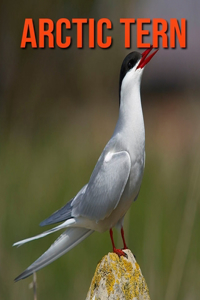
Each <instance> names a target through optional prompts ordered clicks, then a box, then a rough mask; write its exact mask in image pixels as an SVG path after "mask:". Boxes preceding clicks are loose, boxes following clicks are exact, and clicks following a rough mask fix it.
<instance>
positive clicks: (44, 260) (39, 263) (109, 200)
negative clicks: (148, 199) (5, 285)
mask: <svg viewBox="0 0 200 300" xmlns="http://www.w3.org/2000/svg"><path fill="white" fill-rule="evenodd" d="M152 49H153V46H150V47H149V48H148V49H146V50H145V51H144V52H143V53H142V54H141V53H139V52H137V51H133V52H131V53H129V54H128V55H127V56H126V57H125V59H124V60H123V63H122V66H121V70H120V77H119V116H118V120H117V124H116V126H115V129H114V132H113V135H112V136H111V139H110V140H109V141H108V143H107V144H106V146H105V148H104V150H103V152H102V153H101V155H100V157H99V159H98V161H97V163H96V165H95V167H94V170H93V172H92V174H91V177H90V179H89V181H88V184H86V185H85V186H83V187H82V189H81V190H80V191H79V192H78V193H77V195H76V196H75V197H74V198H72V199H71V200H70V201H69V202H68V203H67V204H66V205H65V206H63V207H62V208H61V209H59V210H57V211H56V212H54V213H53V214H52V215H51V216H50V217H48V218H47V219H45V220H44V221H43V222H41V223H40V226H46V225H51V224H55V223H61V222H62V223H61V224H60V225H57V226H56V227H53V228H51V229H50V230H47V231H45V232H43V233H41V234H38V235H36V236H34V237H31V238H27V239H24V240H21V241H19V242H16V243H14V244H13V246H21V245H23V244H25V243H27V242H30V241H32V240H36V239H40V238H42V237H44V236H47V235H49V234H51V233H53V232H56V231H58V230H61V229H65V231H64V232H63V233H62V234H61V235H60V236H59V237H58V238H57V239H56V240H55V241H54V243H53V244H52V245H51V246H50V247H49V249H48V250H47V251H46V252H44V253H43V254H42V255H41V256H40V257H39V258H38V259H37V260H36V261H35V262H33V263H32V264H31V265H30V266H29V267H28V268H27V269H26V270H25V271H24V272H23V273H21V274H20V275H19V276H18V277H16V278H15V281H18V280H20V279H24V278H26V277H28V276H30V275H31V274H33V273H34V272H36V271H38V270H40V269H41V268H43V267H45V266H46V265H48V264H50V263H51V262H53V261H55V260H56V259H57V258H59V257H60V256H62V255H63V254H65V253H66V252H68V251H69V250H71V249H72V248H73V247H75V246H76V245H77V244H79V243H80V242H81V241H83V240H84V239H85V238H87V237H88V236H89V235H91V234H92V233H93V232H94V231H98V232H105V231H107V230H109V233H110V238H111V242H112V248H113V252H114V253H116V254H118V255H119V256H126V253H125V252H124V251H123V250H124V249H127V248H128V247H127V244H126V241H125V236H124V229H123V221H124V217H125V214H126V212H127V211H128V209H129V208H130V206H131V204H132V203H133V202H134V201H135V200H136V199H137V197H138V194H139V191H140V186H141V183H142V178H143V173H144V167H145V126H144V118H143V111H142V104H141V96H140V85H141V78H142V73H143V70H144V67H145V66H146V65H147V64H148V63H149V61H150V60H151V59H152V57H153V56H154V55H155V54H156V52H157V51H158V49H156V50H155V51H154V52H152V53H151V54H150V52H151V50H152ZM114 227H116V228H117V229H119V230H120V231H121V237H122V241H123V249H117V248H116V246H115V243H114V238H113V228H114Z"/></svg>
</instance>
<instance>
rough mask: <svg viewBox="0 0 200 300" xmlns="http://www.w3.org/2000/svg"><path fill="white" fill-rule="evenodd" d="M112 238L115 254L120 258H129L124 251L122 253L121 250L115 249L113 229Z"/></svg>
mask: <svg viewBox="0 0 200 300" xmlns="http://www.w3.org/2000/svg"><path fill="white" fill-rule="evenodd" d="M110 238H111V242H112V246H113V252H114V253H116V254H117V255H118V256H126V257H127V254H126V253H125V252H124V251H122V250H121V249H117V248H116V247H115V243H114V239H113V231H112V228H110Z"/></svg>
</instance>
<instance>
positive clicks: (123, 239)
mask: <svg viewBox="0 0 200 300" xmlns="http://www.w3.org/2000/svg"><path fill="white" fill-rule="evenodd" d="M121 236H122V241H123V244H124V248H123V249H128V247H127V246H126V242H125V237H124V229H123V227H122V228H121Z"/></svg>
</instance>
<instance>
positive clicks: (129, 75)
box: [119, 46, 158, 95]
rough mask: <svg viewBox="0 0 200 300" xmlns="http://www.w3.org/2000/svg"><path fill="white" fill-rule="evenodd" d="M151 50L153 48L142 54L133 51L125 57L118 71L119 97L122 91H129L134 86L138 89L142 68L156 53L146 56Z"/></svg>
mask: <svg viewBox="0 0 200 300" xmlns="http://www.w3.org/2000/svg"><path fill="white" fill-rule="evenodd" d="M152 49H153V46H151V47H150V48H149V49H147V50H145V51H144V52H143V53H142V54H141V53H139V52H136V51H133V52H131V53H129V54H128V55H127V56H126V57H125V59H124V61H123V63H122V66H121V71H120V79H119V95H121V91H122V89H129V88H131V87H132V86H133V85H134V84H136V85H138V87H139V86H140V81H141V77H142V73H143V70H144V67H145V66H146V65H147V64H148V62H149V61H150V60H151V59H152V57H153V56H154V55H155V54H156V52H157V51H158V49H157V50H155V51H154V52H153V53H152V54H150V55H149V56H148V54H149V53H150V52H151V50H152Z"/></svg>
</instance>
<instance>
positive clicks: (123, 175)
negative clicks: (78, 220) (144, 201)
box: [72, 151, 131, 221]
mask: <svg viewBox="0 0 200 300" xmlns="http://www.w3.org/2000/svg"><path fill="white" fill-rule="evenodd" d="M106 158H107V159H105V157H100V159H99V161H98V162H97V164H96V166H95V168H94V171H93V173H92V176H91V178H90V181H89V183H88V186H87V188H86V190H85V193H84V195H83V197H82V199H81V201H79V199H77V201H76V200H75V201H73V202H72V206H73V205H74V206H73V208H72V216H74V217H79V216H83V217H87V218H89V219H92V220H96V221H99V220H103V219H105V218H106V217H108V216H109V215H110V214H111V212H112V211H113V210H114V209H115V208H116V206H117V205H118V203H119V201H120V198H121V195H122V193H123V191H124V188H125V186H126V183H127V181H128V178H129V175H130V169H131V159H130V156H129V154H128V152H127V151H121V152H117V153H112V154H110V157H108V156H107V155H106Z"/></svg>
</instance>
